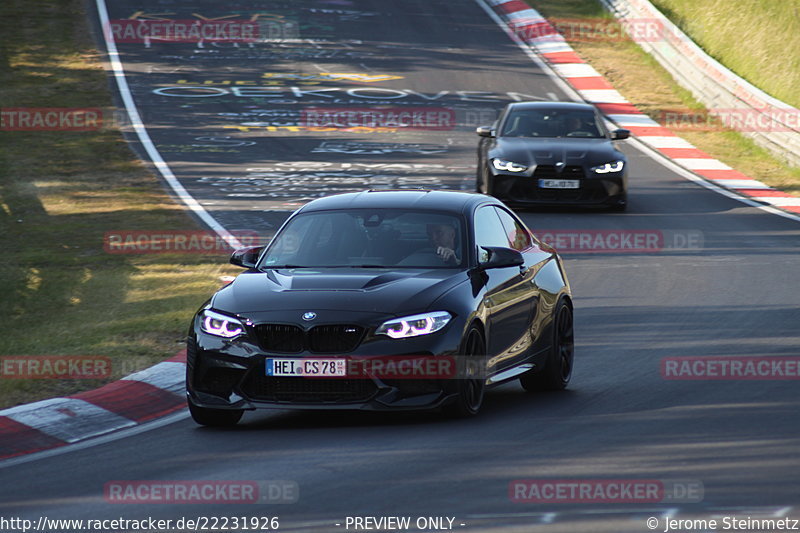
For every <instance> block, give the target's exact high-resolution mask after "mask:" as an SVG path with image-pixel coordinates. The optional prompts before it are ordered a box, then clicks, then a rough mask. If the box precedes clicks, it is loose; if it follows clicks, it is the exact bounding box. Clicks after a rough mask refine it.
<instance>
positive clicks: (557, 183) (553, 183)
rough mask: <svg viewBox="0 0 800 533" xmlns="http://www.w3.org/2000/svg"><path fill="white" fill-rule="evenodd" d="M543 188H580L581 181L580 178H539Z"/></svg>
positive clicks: (540, 185)
mask: <svg viewBox="0 0 800 533" xmlns="http://www.w3.org/2000/svg"><path fill="white" fill-rule="evenodd" d="M539 187H540V188H541V189H579V188H580V187H581V182H580V181H578V180H539Z"/></svg>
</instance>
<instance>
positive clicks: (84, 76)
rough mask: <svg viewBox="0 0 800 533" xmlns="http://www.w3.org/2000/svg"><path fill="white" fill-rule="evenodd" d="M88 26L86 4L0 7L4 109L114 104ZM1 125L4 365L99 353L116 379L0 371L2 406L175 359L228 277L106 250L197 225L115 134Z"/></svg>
mask: <svg viewBox="0 0 800 533" xmlns="http://www.w3.org/2000/svg"><path fill="white" fill-rule="evenodd" d="M87 20H88V19H87V13H86V12H85V11H84V2H83V1H82V0H5V1H4V2H2V3H0V101H2V102H3V107H4V108H9V107H11V108H13V107H23V108H30V107H33V108H37V107H48V108H52V107H103V108H105V109H111V108H112V102H111V97H110V94H109V89H108V81H107V76H106V74H105V72H104V71H103V69H102V65H101V62H100V61H101V55H100V54H99V53H98V51H97V49H96V47H95V44H94V42H93V40H92V38H91V36H90V33H89V28H88V24H87ZM4 128H5V129H3V130H2V131H0V242H1V243H2V250H3V261H2V264H1V265H0V284H2V287H3V290H2V291H1V292H0V339H2V342H1V343H0V356H20V357H27V356H39V355H93V356H105V357H109V358H110V359H111V362H112V375H111V378H109V379H104V380H95V379H92V380H86V379H83V380H79V379H64V380H61V379H18V378H15V377H14V376H11V375H8V373H0V407H8V406H12V405H16V404H19V403H25V402H30V401H34V400H39V399H43V398H48V397H52V396H56V395H67V394H72V393H75V392H78V391H80V390H84V389H90V388H94V387H97V386H99V385H101V384H103V383H105V382H107V381H110V380H113V379H118V378H120V377H122V376H123V375H126V374H129V373H131V372H133V371H136V370H139V369H142V368H145V367H147V366H149V365H151V364H153V363H155V362H157V361H160V360H163V359H165V358H167V357H170V356H172V355H174V354H175V353H176V352H177V351H178V350H180V349H181V348H182V347H183V344H182V342H183V340H184V336H185V332H186V329H187V327H188V323H189V320H190V318H191V316H192V313H193V312H194V311H195V310H196V309H197V307H198V306H199V305H200V304H202V303H203V301H204V300H205V299H206V298H207V297H208V296H209V295H210V294H211V292H212V291H213V290H214V289H215V288H216V287H218V286H219V281H218V278H219V276H220V275H223V274H229V273H231V272H234V271H235V268H234V267H230V266H226V264H225V263H226V262H225V256H224V255H220V254H216V255H187V254H181V255H178V254H170V255H167V254H146V255H118V254H109V253H107V252H106V251H104V246H103V241H104V234H105V233H106V232H108V231H117V230H136V231H140V230H141V231H150V230H152V231H162V232H163V231H165V230H171V231H181V230H187V231H191V230H199V229H200V228H199V227H198V225H197V224H196V223H195V222H194V221H193V220H192V219H191V218H190V217H189V216H188V215H187V214H186V212H185V211H184V210H183V209H182V208H181V207H180V206H178V205H177V204H176V203H175V202H173V201H172V200H171V199H170V197H169V196H168V195H167V194H166V193H165V192H164V190H163V188H162V187H161V185H160V183H159V182H158V180H157V179H156V177H155V176H153V175H152V174H151V173H150V172H149V171H148V170H147V169H146V168H145V167H144V166H143V165H142V164H141V163H140V162H139V161H138V160H137V159H136V158H135V157H134V155H133V154H132V152H131V151H130V149H129V148H128V146H127V145H126V143H125V141H124V140H123V138H122V136H121V134H120V132H119V131H118V130H117V129H114V128H112V127H104V128H102V129H98V130H96V131H86V132H68V131H9V130H8V128H7V124H6V127H4ZM2 369H3V367H2V366H0V370H2ZM6 370H8V369H6Z"/></svg>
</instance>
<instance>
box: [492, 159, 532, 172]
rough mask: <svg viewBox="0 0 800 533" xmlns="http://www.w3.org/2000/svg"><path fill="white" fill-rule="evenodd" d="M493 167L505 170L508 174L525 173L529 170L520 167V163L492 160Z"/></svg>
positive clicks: (523, 166)
mask: <svg viewBox="0 0 800 533" xmlns="http://www.w3.org/2000/svg"><path fill="white" fill-rule="evenodd" d="M492 165H494V168H496V169H497V170H505V171H508V172H524V171H525V170H528V167H526V166H525V165H520V164H518V163H512V162H511V161H504V160H502V159H492Z"/></svg>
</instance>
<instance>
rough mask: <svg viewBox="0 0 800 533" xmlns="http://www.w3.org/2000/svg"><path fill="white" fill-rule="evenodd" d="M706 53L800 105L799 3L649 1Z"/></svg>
mask: <svg viewBox="0 0 800 533" xmlns="http://www.w3.org/2000/svg"><path fill="white" fill-rule="evenodd" d="M652 2H653V4H654V5H655V6H656V7H657V8H658V9H659V10H660V11H661V12H662V13H664V14H665V15H666V16H668V17H669V18H670V20H672V22H674V23H675V24H677V25H678V27H679V28H680V29H682V30H683V31H684V32H685V33H686V34H687V35H689V37H691V38H692V40H693V41H694V42H696V43H697V44H698V45H699V46H700V47H701V48H702V49H703V50H705V51H706V53H707V54H709V55H710V56H711V57H713V58H714V59H716V60H717V61H719V62H720V63H722V64H723V65H725V66H726V67H728V68H729V69H731V70H732V71H734V72H735V73H736V74H738V75H739V76H741V77H743V78H745V79H746V80H748V81H749V82H750V83H752V84H753V85H755V86H756V87H759V88H760V89H761V90H763V91H765V92H767V93H768V94H770V95H772V96H774V97H775V98H778V99H779V100H783V101H784V102H786V103H787V104H790V105H792V106H794V107H798V108H800V92H798V91H797V87H798V86H800V2H796V1H794V2H793V1H782V2H780V1H777V2H776V1H767V2H763V1H759V0H652Z"/></svg>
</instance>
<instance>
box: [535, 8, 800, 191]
mask: <svg viewBox="0 0 800 533" xmlns="http://www.w3.org/2000/svg"><path fill="white" fill-rule="evenodd" d="M527 1H528V3H529V4H530V5H531V6H532V7H533V8H534V9H536V10H538V11H539V12H540V13H542V15H544V16H545V17H547V18H548V19H550V20H555V21H558V20H559V19H583V20H588V21H589V22H590V23H591V24H592V25H596V26H591V27H600V28H603V27H607V26H604V25H603V24H604V22H603V21H605V23H607V22H608V19H609V17H610V15H609V14H608V13H607V12H606V11H604V10H603V8H602V6H601V4H600V2H598V1H597V0H527ZM700 1H701V2H702V1H704V0H700ZM565 26H566V27H567V28H570V27H571V26H570V25H569V24H566V25H565ZM576 35H577V36H580V33H579V32H576V33H575V34H572V35H570V32H569V31H568V32H567V34H566V35H565V38H566V39H567V41H568V42H569V43H570V45H572V47H573V48H574V49H575V51H576V52H577V54H578V55H579V56H581V57H582V58H583V59H584V60H585V61H587V62H588V63H589V64H591V65H592V66H593V67H594V68H595V69H596V70H597V71H598V72H600V74H602V75H603V76H604V77H605V78H606V79H607V80H608V81H609V82H610V83H611V84H612V85H613V86H614V88H616V89H617V90H618V91H619V92H620V93H622V95H623V96H625V97H626V98H627V99H628V100H629V101H630V102H631V103H633V104H634V105H636V107H638V108H639V109H640V110H641V111H642V112H644V113H646V114H647V115H649V116H650V117H652V118H653V119H654V120H656V121H661V120H662V119H663V113H664V112H670V111H676V110H678V111H681V110H683V111H692V112H696V113H703V112H704V110H705V108H704V106H703V105H702V104H700V103H699V102H698V101H697V100H696V99H695V98H694V97H693V96H692V94H691V93H690V92H689V91H687V90H685V89H683V88H682V87H681V86H679V85H678V84H677V83H676V82H675V80H674V79H673V78H672V76H671V75H670V74H669V72H667V71H666V70H665V69H664V68H663V67H661V65H660V64H659V63H658V62H657V61H656V60H655V59H653V57H652V56H650V55H649V54H648V53H647V52H645V51H644V50H642V49H641V48H640V47H639V46H638V45H637V44H636V43H634V42H633V41H632V40H630V39H624V38H623V39H620V38H604V37H603V35H602V34H600V37H599V38H575V37H576ZM590 35H591V34H590ZM797 70H798V72H800V69H797ZM676 133H677V134H678V135H680V136H681V137H683V138H685V139H686V140H687V141H689V142H691V143H692V144H694V145H695V146H696V147H697V148H699V149H701V150H704V151H706V152H708V153H709V154H710V155H711V156H713V157H715V158H717V159H719V160H720V161H723V162H725V163H727V164H728V165H730V166H731V167H733V168H735V169H737V170H739V171H741V172H743V173H744V174H747V175H749V176H751V177H753V178H755V179H758V180H761V181H763V182H764V183H767V184H768V185H771V186H773V187H776V188H779V189H781V190H784V191H786V192H788V193H790V194H794V195H797V196H800V168H797V167H792V166H790V165H788V164H786V163H785V162H784V161H782V160H780V159H778V158H776V157H774V156H772V155H771V154H770V152H768V151H767V150H765V149H763V148H761V147H760V146H758V145H757V144H756V143H755V142H753V141H752V140H751V139H750V138H748V137H746V136H744V135H742V134H741V133H738V132H736V131H732V130H724V129H716V130H709V131H702V130H677V131H676Z"/></svg>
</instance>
